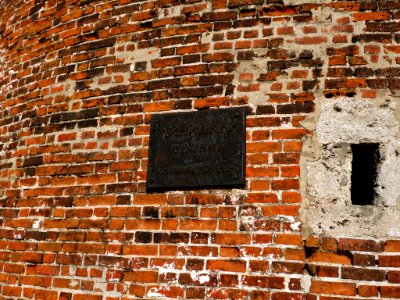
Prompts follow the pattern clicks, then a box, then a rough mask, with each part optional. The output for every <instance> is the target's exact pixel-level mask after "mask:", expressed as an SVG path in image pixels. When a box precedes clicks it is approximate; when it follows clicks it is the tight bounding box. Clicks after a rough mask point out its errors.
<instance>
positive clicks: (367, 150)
mask: <svg viewBox="0 0 400 300" xmlns="http://www.w3.org/2000/svg"><path fill="white" fill-rule="evenodd" d="M351 150H352V152H353V161H352V173H351V203H352V204H354V205H373V204H374V199H375V195H376V191H375V187H376V177H377V166H378V164H379V160H380V156H379V144H373V143H371V144H353V145H351Z"/></svg>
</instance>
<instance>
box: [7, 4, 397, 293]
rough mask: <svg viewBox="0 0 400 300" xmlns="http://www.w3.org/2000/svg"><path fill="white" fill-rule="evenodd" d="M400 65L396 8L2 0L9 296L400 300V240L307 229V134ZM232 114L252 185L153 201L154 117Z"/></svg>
mask: <svg viewBox="0 0 400 300" xmlns="http://www.w3.org/2000/svg"><path fill="white" fill-rule="evenodd" d="M320 2H321V3H320ZM399 64H400V2H398V1H395V0H393V1H386V0H379V1H373V0H368V1H313V0H310V1H309V2H305V1H289V0H288V1H280V0H276V1H270V0H268V1H263V0H261V1H260V0H212V1H199V0H190V1H181V0H159V1H147V2H146V1H141V2H139V1H136V2H134V1H129V0H102V1H100V0H91V1H88V0H86V1H78V0H47V1H33V0H29V1H6V0H0V214H1V219H0V225H1V228H0V295H1V296H0V299H73V300H80V299H86V300H97V299H107V300H114V299H141V298H162V299H166V298H172V299H175V298H184V299H271V300H289V299H294V300H297V299H308V300H314V299H315V300H316V299H319V300H333V299H394V298H400V270H399V267H400V241H399V240H396V235H394V236H393V237H392V238H387V239H382V238H380V237H379V236H374V237H372V236H371V237H370V238H359V239H355V238H349V237H347V236H346V235H343V236H328V235H324V234H321V235H315V234H313V233H312V232H311V233H310V234H306V233H305V231H306V230H304V228H306V227H307V224H306V221H305V220H303V219H301V218H300V208H301V205H302V204H301V203H302V199H303V200H304V193H302V190H303V188H302V187H301V186H302V185H303V184H304V182H303V180H302V177H300V169H301V168H300V166H301V164H300V158H301V153H302V146H303V141H304V139H307V138H310V137H312V136H313V130H312V129H310V127H307V126H305V125H304V122H312V120H313V115H314V114H315V112H316V111H317V110H318V102H319V101H320V100H321V99H323V100H329V99H330V100H331V101H335V99H338V98H340V97H347V98H350V99H355V100H362V99H363V100H365V101H371V102H374V101H381V99H389V98H390V99H391V101H392V102H393V101H394V103H396V104H397V102H396V96H398V95H399V89H400V79H399V78H398V75H399V74H400V67H399V66H398V65H399ZM232 106H245V107H247V111H248V113H247V114H248V116H247V154H246V188H245V189H234V190H226V189H221V190H219V189H213V190H198V191H172V192H166V193H152V194H146V192H145V182H146V169H147V167H146V166H147V155H148V140H149V122H150V119H151V116H152V114H154V113H163V112H171V111H190V110H195V109H209V108H217V107H232ZM310 120H311V121H310ZM396 175H397V176H399V174H398V173H397V174H393V176H396ZM302 229H303V230H302Z"/></svg>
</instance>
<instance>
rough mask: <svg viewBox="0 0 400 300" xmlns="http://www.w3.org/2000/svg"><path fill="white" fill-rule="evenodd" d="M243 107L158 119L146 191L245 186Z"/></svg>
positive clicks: (153, 122)
mask: <svg viewBox="0 0 400 300" xmlns="http://www.w3.org/2000/svg"><path fill="white" fill-rule="evenodd" d="M245 147H246V111H245V108H244V107H239V108H229V109H217V110H207V111H198V112H185V113H170V114H159V115H154V116H153V117H152V119H151V124H150V146H149V161H148V171H147V185H146V188H147V191H149V192H151V191H166V190H179V189H180V190H182V189H183V190H185V189H200V188H233V187H238V188H241V187H244V177H245V175H244V169H245Z"/></svg>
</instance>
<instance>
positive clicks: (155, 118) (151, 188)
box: [146, 106, 246, 193]
mask: <svg viewBox="0 0 400 300" xmlns="http://www.w3.org/2000/svg"><path fill="white" fill-rule="evenodd" d="M210 111H212V112H216V111H237V112H238V113H240V116H241V119H242V120H241V121H242V126H243V127H242V132H243V133H242V137H241V140H242V141H243V142H242V143H241V145H240V146H238V150H240V151H241V155H240V158H241V164H242V166H241V171H240V172H238V173H239V174H238V177H239V178H238V179H237V183H226V184H224V183H218V184H212V183H210V184H204V185H184V184H182V185H178V184H174V185H168V186H164V185H162V186H161V185H159V184H154V183H152V182H150V180H151V177H150V175H151V174H150V172H149V169H150V164H151V163H152V162H154V157H153V156H154V155H153V152H152V151H150V149H151V147H152V146H153V144H154V143H155V142H154V137H153V138H152V134H151V132H152V130H151V128H152V126H155V123H156V122H159V116H163V115H169V116H170V115H176V116H179V115H182V114H196V113H200V114H201V113H207V112H210ZM153 147H154V146H153ZM146 172H147V173H146V175H147V176H146V193H153V192H166V191H186V190H187V191H190V190H203V189H230V188H239V189H243V188H245V185H246V180H245V179H246V178H245V173H246V107H244V106H240V107H231V108H219V109H212V110H206V111H204V110H203V111H187V112H171V113H160V114H154V115H152V118H151V121H150V135H149V148H148V165H147V171H146ZM152 176H155V175H152ZM149 179H150V180H149Z"/></svg>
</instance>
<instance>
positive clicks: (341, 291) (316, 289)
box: [310, 280, 356, 296]
mask: <svg viewBox="0 0 400 300" xmlns="http://www.w3.org/2000/svg"><path fill="white" fill-rule="evenodd" d="M310 291H311V293H314V294H330V295H342V296H355V295H356V285H355V284H354V283H347V282H331V281H329V282H327V281H325V282H324V281H318V280H314V281H312V282H311V290H310Z"/></svg>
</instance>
